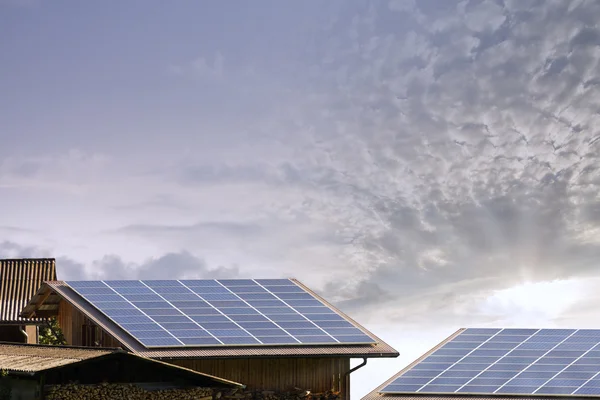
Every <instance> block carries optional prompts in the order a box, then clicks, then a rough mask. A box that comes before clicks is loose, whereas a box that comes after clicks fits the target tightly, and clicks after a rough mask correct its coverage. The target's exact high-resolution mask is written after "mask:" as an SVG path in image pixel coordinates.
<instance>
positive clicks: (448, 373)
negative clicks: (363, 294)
mask: <svg viewBox="0 0 600 400" xmlns="http://www.w3.org/2000/svg"><path fill="white" fill-rule="evenodd" d="M505 344H508V345H505ZM501 387H502V389H501ZM377 391H378V392H379V393H403V394H404V393H406V394H410V393H413V394H415V393H419V394H446V395H449V394H454V395H456V394H459V395H488V396H494V395H498V396H506V395H517V396H519V395H529V396H565V395H567V396H596V397H600V329H596V330H594V329H581V330H576V329H529V330H527V329H490V328H485V329H483V330H482V329H461V330H459V331H457V332H456V333H455V334H453V335H452V336H451V337H449V338H448V339H446V340H445V341H444V342H442V343H441V344H439V345H438V346H436V347H435V348H434V349H432V350H431V351H430V352H428V353H427V354H425V355H424V356H422V357H421V358H419V359H418V360H417V361H415V362H414V363H412V364H410V365H409V366H408V367H407V368H405V369H404V370H402V371H401V372H400V373H398V374H397V375H396V376H394V377H392V378H390V379H389V380H388V381H386V382H385V383H384V384H382V385H381V386H380V387H379V388H378V389H377Z"/></svg>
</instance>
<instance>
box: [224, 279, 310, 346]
mask: <svg viewBox="0 0 600 400" xmlns="http://www.w3.org/2000/svg"><path fill="white" fill-rule="evenodd" d="M217 282H218V283H219V285H221V286H222V287H224V288H225V289H227V290H228V291H229V292H230V293H233V291H231V290H230V289H229V288H227V287H226V286H225V285H223V284H222V283H221V282H219V281H217ZM236 297H238V298H239V299H240V300H242V301H243V302H244V303H245V304H246V305H247V306H248V307H250V308H252V309H253V310H255V311H256V312H258V313H259V314H260V312H259V311H258V310H257V309H256V308H255V307H254V306H252V305H251V304H250V303H248V302H247V301H246V300H244V299H242V298H241V297H240V296H238V295H237V294H236ZM263 315H264V314H263ZM265 318H266V319H267V320H269V322H271V323H273V324H274V325H275V326H277V327H278V328H279V329H281V330H282V331H284V332H285V333H286V334H288V335H290V333H289V332H288V331H287V330H285V329H284V328H282V327H281V326H279V324H277V323H276V322H275V321H273V320H272V319H270V318H269V317H268V316H266V315H265ZM253 336H254V335H253ZM290 337H292V338H293V339H294V340H295V341H296V342H297V343H300V341H299V340H298V339H297V338H295V337H294V336H292V335H290ZM257 340H259V341H260V342H261V343H263V341H262V340H261V339H258V338H257ZM265 340H266V339H265Z"/></svg>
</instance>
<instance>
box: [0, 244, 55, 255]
mask: <svg viewBox="0 0 600 400" xmlns="http://www.w3.org/2000/svg"><path fill="white" fill-rule="evenodd" d="M29 257H49V256H48V252H47V251H44V250H42V249H39V248H37V247H35V246H23V245H20V244H18V243H15V242H11V241H8V240H5V241H3V242H0V258H29Z"/></svg>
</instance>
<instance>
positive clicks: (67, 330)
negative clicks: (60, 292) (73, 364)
mask: <svg viewBox="0 0 600 400" xmlns="http://www.w3.org/2000/svg"><path fill="white" fill-rule="evenodd" d="M58 325H59V326H60V328H61V329H62V332H63V334H64V335H65V340H66V341H67V344H68V345H72V346H90V347H92V346H94V343H93V342H95V341H97V342H98V345H99V346H100V347H122V348H125V346H123V345H122V344H121V342H119V341H118V340H116V339H115V338H113V337H112V336H111V335H109V334H108V333H106V332H104V331H103V330H102V329H100V328H99V327H98V328H95V329H94V327H95V324H94V323H93V322H92V321H90V320H89V318H87V317H86V316H85V315H83V313H81V312H80V311H79V310H77V309H76V308H75V307H73V306H72V305H71V304H69V303H68V302H66V301H64V300H61V302H60V304H59V306H58ZM84 327H86V328H84ZM84 329H85V330H86V334H84V333H83V332H84ZM92 330H95V333H94V335H93V337H90V336H91V335H90V332H91V331H92ZM86 339H87V340H86Z"/></svg>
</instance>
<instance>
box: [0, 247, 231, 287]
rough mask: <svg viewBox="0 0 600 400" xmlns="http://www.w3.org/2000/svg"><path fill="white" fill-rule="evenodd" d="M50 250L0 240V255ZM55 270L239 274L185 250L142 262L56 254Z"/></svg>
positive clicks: (65, 275)
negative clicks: (89, 259) (86, 260)
mask: <svg viewBox="0 0 600 400" xmlns="http://www.w3.org/2000/svg"><path fill="white" fill-rule="evenodd" d="M54 256H55V255H53V254H52V253H51V252H50V251H48V250H46V249H41V248H37V247H34V246H23V245H21V244H19V243H14V242H8V241H4V242H0V258H31V257H54ZM56 273H57V276H58V279H61V280H86V279H219V278H235V277H238V276H239V275H240V271H239V267H238V266H235V265H234V266H218V267H209V266H208V265H207V264H206V262H205V261H204V260H202V259H201V258H198V257H196V256H194V255H193V254H191V253H189V252H187V251H181V252H172V253H166V254H164V255H163V256H160V257H156V258H150V259H148V260H146V261H144V262H142V263H131V262H126V261H124V260H123V259H122V258H121V257H119V256H116V255H106V256H104V257H102V258H101V259H99V260H94V261H92V262H91V263H89V264H88V263H82V262H79V261H76V260H73V259H71V258H69V257H67V256H59V257H56Z"/></svg>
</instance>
